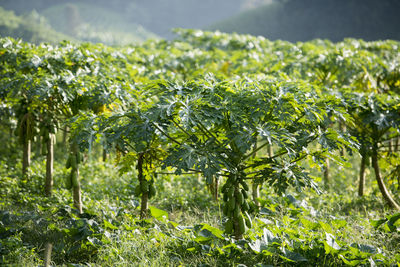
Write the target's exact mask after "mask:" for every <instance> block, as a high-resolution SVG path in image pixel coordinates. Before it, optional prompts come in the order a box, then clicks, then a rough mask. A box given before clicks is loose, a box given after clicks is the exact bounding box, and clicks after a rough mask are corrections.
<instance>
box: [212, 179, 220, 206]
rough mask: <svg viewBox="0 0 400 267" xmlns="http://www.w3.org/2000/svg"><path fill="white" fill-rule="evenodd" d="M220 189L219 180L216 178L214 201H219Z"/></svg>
mask: <svg viewBox="0 0 400 267" xmlns="http://www.w3.org/2000/svg"><path fill="white" fill-rule="evenodd" d="M218 187H219V184H218V178H217V177H214V188H213V190H214V199H215V201H218Z"/></svg>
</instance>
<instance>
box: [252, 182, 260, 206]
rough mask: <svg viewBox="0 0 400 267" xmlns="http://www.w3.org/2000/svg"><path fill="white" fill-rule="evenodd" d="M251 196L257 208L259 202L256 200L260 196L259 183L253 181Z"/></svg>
mask: <svg viewBox="0 0 400 267" xmlns="http://www.w3.org/2000/svg"><path fill="white" fill-rule="evenodd" d="M252 196H253V202H254V204H255V205H256V207H257V208H260V202H259V201H258V198H259V197H260V185H259V184H257V183H253V185H252Z"/></svg>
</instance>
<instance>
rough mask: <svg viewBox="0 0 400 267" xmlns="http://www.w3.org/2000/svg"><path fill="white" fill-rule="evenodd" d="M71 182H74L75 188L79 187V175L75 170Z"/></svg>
mask: <svg viewBox="0 0 400 267" xmlns="http://www.w3.org/2000/svg"><path fill="white" fill-rule="evenodd" d="M71 180H72V186H74V187H76V186H79V183H78V174H77V172H76V171H74V170H72V172H71Z"/></svg>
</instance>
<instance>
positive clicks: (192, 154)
mask: <svg viewBox="0 0 400 267" xmlns="http://www.w3.org/2000/svg"><path fill="white" fill-rule="evenodd" d="M159 99H160V100H159V102H158V103H156V104H155V106H154V111H153V118H152V120H151V121H152V124H153V125H154V127H155V129H156V130H157V131H159V132H160V133H161V134H162V135H164V136H166V137H167V139H168V140H169V142H170V146H169V149H168V153H167V157H166V159H165V160H164V161H163V164H164V167H173V168H175V169H176V171H175V172H176V173H177V174H180V173H182V172H183V171H185V172H187V171H199V172H201V173H202V174H203V176H204V177H205V179H206V180H207V181H209V182H211V181H212V179H213V178H214V177H217V178H218V179H222V178H224V180H225V183H224V184H223V186H222V188H221V191H222V193H223V201H224V203H223V211H224V215H225V216H226V217H227V220H226V222H225V231H226V233H227V234H233V235H234V236H235V238H236V239H240V238H242V235H243V234H244V232H245V229H246V226H247V227H251V218H250V215H249V211H250V206H251V205H250V204H251V203H249V201H248V191H249V186H248V183H247V181H248V180H254V179H258V180H262V182H263V183H266V184H267V185H268V186H270V187H273V188H275V189H276V191H277V192H278V193H280V194H282V193H284V192H285V190H286V188H287V187H288V186H295V187H297V188H298V189H299V190H300V189H301V188H303V187H306V186H309V187H313V188H316V185H315V183H314V182H313V181H312V180H311V179H310V177H309V176H308V175H307V173H306V171H305V170H304V169H303V168H302V167H301V166H300V164H299V163H300V162H301V161H302V160H305V159H307V158H314V159H315V160H316V161H317V162H318V163H321V164H323V161H324V158H325V157H327V156H331V155H332V153H331V152H332V151H333V150H334V149H338V148H342V147H344V146H347V145H351V143H352V139H347V138H345V137H343V136H341V135H339V134H338V133H336V132H334V131H333V130H332V129H326V130H325V131H324V130H323V129H324V128H323V127H322V125H324V123H325V118H326V117H327V112H328V110H329V109H330V108H333V106H335V105H337V101H339V100H338V99H336V98H334V97H333V96H326V97H324V98H321V97H319V95H318V94H317V93H316V90H314V89H312V86H310V85H308V84H306V83H304V82H300V81H299V82H286V81H277V80H267V81H252V80H249V79H243V80H238V81H217V80H215V79H214V78H212V77H209V78H208V79H206V80H200V81H197V82H188V83H186V84H179V83H177V84H174V83H163V84H162V83H160V84H159ZM156 115H157V116H156ZM159 121H169V123H159ZM318 143H319V144H320V146H321V147H322V149H315V151H313V148H312V146H310V145H311V144H318ZM268 145H274V147H276V148H277V149H276V151H275V153H274V155H271V156H268V155H267V156H266V153H260V152H262V150H263V149H266V147H267V146H268ZM313 147H318V146H313Z"/></svg>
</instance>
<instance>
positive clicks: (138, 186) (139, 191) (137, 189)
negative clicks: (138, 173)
mask: <svg viewBox="0 0 400 267" xmlns="http://www.w3.org/2000/svg"><path fill="white" fill-rule="evenodd" d="M141 194H142V190H141V189H140V185H137V186H136V187H135V196H137V197H138V196H140V195H141Z"/></svg>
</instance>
